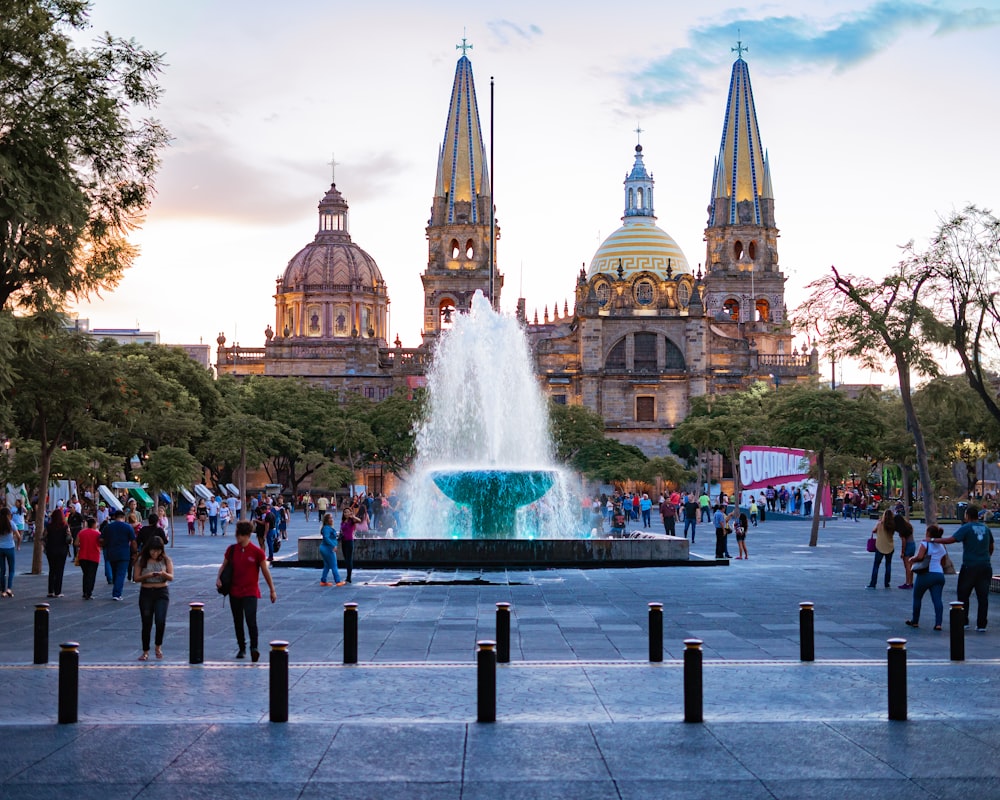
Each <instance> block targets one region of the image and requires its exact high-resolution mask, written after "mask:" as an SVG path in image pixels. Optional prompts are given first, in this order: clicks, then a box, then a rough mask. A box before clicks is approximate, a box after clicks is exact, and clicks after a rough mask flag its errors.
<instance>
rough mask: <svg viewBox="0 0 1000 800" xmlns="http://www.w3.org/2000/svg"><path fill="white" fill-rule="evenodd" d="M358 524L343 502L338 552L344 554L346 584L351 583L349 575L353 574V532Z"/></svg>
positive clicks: (350, 508)
mask: <svg viewBox="0 0 1000 800" xmlns="http://www.w3.org/2000/svg"><path fill="white" fill-rule="evenodd" d="M360 522H361V519H360V518H359V517H358V516H357V515H356V514H355V513H354V509H353V508H352V507H351V506H350V505H348V501H347V500H345V501H344V512H343V519H342V520H341V522H340V552H341V553H343V554H344V569H345V571H346V572H347V582H348V583H350V582H351V573H352V572H354V531H355V530H356V529H357V527H358V524H359V523H360Z"/></svg>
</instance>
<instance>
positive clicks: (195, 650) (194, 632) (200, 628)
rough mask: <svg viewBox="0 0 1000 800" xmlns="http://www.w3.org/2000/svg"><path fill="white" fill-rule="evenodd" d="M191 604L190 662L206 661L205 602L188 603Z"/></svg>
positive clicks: (199, 662)
mask: <svg viewBox="0 0 1000 800" xmlns="http://www.w3.org/2000/svg"><path fill="white" fill-rule="evenodd" d="M188 605H189V606H191V625H190V628H189V631H188V650H190V652H191V657H190V659H189V663H191V664H204V663H205V604H204V603H188Z"/></svg>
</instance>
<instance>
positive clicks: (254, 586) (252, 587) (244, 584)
mask: <svg viewBox="0 0 1000 800" xmlns="http://www.w3.org/2000/svg"><path fill="white" fill-rule="evenodd" d="M252 533H253V525H252V524H251V523H250V522H247V521H243V520H241V521H239V522H237V523H236V544H231V545H230V546H229V547H228V549H227V550H226V555H225V556H224V557H223V559H222V564H221V565H220V566H219V572H218V575H216V578H215V586H216V588H221V587H222V571H223V570H224V569H225V568H226V565H227V564H232V565H233V582H232V587H231V588H230V590H229V607H230V608H231V609H232V612H233V627H234V628H235V629H236V644H237V645H238V646H239V650H238V651H237V653H236V657H237V658H246V655H247V634H249V635H250V660H251V661H253V662H254V663H255V664H256V663H257V662H258V661H259V660H260V650H259V649H258V647H257V645H258V641H259V635H258V630H257V601H258V600H259V599H260V596H261V595H260V576H261V575H263V576H264V580H265V581H267V586H268V588H269V589H270V590H271V602H272V603H274V602H277V600H278V593H277V592H276V591H275V588H274V579H273V578H272V577H271V570H270V568H269V567H268V565H267V556H266V555H265V553H264V551H263V550H261V549H260V548H259V547H257V546H256V545H253V544H251V543H250V535H251V534H252ZM244 623H246V628H245V629H244Z"/></svg>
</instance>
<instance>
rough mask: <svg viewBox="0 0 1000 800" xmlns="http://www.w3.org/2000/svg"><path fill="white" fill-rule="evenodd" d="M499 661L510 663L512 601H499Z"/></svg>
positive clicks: (499, 662) (500, 662)
mask: <svg viewBox="0 0 1000 800" xmlns="http://www.w3.org/2000/svg"><path fill="white" fill-rule="evenodd" d="M497 663H498V664H508V663H510V603H497Z"/></svg>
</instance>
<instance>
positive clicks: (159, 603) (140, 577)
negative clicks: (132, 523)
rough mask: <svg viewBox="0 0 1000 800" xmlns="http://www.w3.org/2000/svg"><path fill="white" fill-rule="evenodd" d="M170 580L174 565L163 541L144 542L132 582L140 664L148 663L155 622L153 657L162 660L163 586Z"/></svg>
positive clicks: (167, 595)
mask: <svg viewBox="0 0 1000 800" xmlns="http://www.w3.org/2000/svg"><path fill="white" fill-rule="evenodd" d="M173 579H174V562H173V561H171V560H170V556H168V555H167V554H166V552H164V550H163V539H161V538H160V537H159V536H154V537H153V538H152V539H150V540H149V541H147V542H146V546H145V547H143V548H142V552H141V553H139V557H138V558H137V559H136V560H135V568H134V570H133V571H132V580H134V581H135V582H136V583H138V584H140V587H139V617H140V618H141V620H142V655H141V656H139V660H140V661H149V635H150V633H151V632H152V629H153V622H154V621H155V622H156V639H155V640H154V645H155V646H156V657H157V658H163V630H164V628H166V626H167V607H168V606H169V605H170V590H169V589H168V588H167V584H168V583H169V582H170V581H172V580H173Z"/></svg>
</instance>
